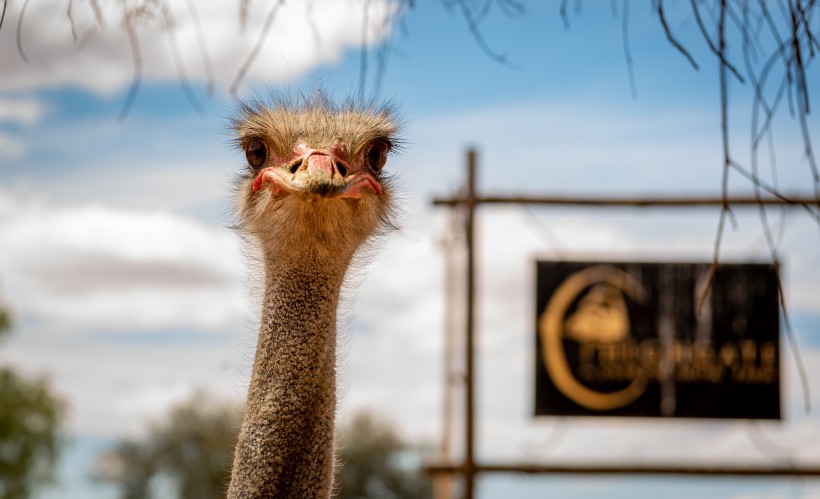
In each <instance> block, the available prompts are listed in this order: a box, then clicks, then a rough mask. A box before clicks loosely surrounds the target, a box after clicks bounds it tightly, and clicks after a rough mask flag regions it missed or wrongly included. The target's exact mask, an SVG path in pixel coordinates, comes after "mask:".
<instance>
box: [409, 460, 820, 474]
mask: <svg viewBox="0 0 820 499" xmlns="http://www.w3.org/2000/svg"><path fill="white" fill-rule="evenodd" d="M422 469H423V471H424V472H425V473H429V474H434V475H435V474H440V473H445V474H461V473H463V472H464V469H463V466H462V465H460V464H428V465H425V466H424V467H423V468H422ZM473 469H474V471H475V472H476V473H527V474H541V473H543V474H565V475H684V476H691V475H712V476H734V477H737V476H743V477H761V478H762V477H769V478H776V477H794V476H802V477H818V478H820V468H813V467H812V468H802V467H801V468H788V467H785V466H784V467H776V466H720V465H691V464H670V465H658V464H646V465H643V464H631V465H614V464H613V465H610V464H592V465H582V464H578V465H553V464H535V463H513V464H478V463H476V464H475V465H474V466H473Z"/></svg>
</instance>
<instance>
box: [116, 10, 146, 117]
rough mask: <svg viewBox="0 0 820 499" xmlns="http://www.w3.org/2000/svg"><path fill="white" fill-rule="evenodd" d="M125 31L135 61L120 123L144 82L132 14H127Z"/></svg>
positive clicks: (129, 109)
mask: <svg viewBox="0 0 820 499" xmlns="http://www.w3.org/2000/svg"><path fill="white" fill-rule="evenodd" d="M123 21H124V24H125V31H126V33H128V43H129V44H130V45H131V56H132V57H133V60H134V77H133V78H132V79H131V87H130V88H129V89H128V95H127V96H126V98H125V103H123V105H122V110H121V111H120V115H119V116H118V117H117V120H118V121H123V120H124V119H125V118H126V117H127V116H128V113H129V111H131V106H132V105H133V104H134V99H136V98H137V92H138V91H139V88H140V83H141V82H142V53H141V52H140V46H139V39H138V38H137V33H136V32H135V31H134V23H133V18H132V16H131V13H126V15H125V18H124V20H123Z"/></svg>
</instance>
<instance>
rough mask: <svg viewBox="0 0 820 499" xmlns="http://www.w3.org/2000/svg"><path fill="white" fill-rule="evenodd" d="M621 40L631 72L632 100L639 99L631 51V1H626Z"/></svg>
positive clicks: (628, 68) (627, 65) (627, 66)
mask: <svg viewBox="0 0 820 499" xmlns="http://www.w3.org/2000/svg"><path fill="white" fill-rule="evenodd" d="M621 38H622V40H623V46H624V57H625V58H626V69H627V71H628V72H629V88H630V90H632V98H633V99H637V98H638V88H637V85H636V83H635V71H634V67H633V63H632V52H631V51H630V50H629V0H624V19H623V24H622V28H621Z"/></svg>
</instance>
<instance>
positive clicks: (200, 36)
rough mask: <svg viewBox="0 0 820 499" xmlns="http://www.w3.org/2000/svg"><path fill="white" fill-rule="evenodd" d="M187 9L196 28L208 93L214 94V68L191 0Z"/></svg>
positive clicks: (197, 13) (194, 5) (188, 0)
mask: <svg viewBox="0 0 820 499" xmlns="http://www.w3.org/2000/svg"><path fill="white" fill-rule="evenodd" d="M187 2H188V10H189V11H191V18H193V20H194V29H195V30H196V39H197V45H198V46H199V54H200V56H201V57H202V64H203V65H204V66H205V73H206V74H207V75H208V95H209V96H211V97H213V95H214V81H215V79H216V78H214V68H213V66H212V65H211V58H210V56H209V55H208V47H207V46H206V45H205V36H204V35H203V34H202V23H201V22H200V20H199V12H197V10H196V4H194V1H193V0H187Z"/></svg>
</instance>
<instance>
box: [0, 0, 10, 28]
mask: <svg viewBox="0 0 820 499" xmlns="http://www.w3.org/2000/svg"><path fill="white" fill-rule="evenodd" d="M8 5H9V0H3V12H2V13H0V30H2V29H3V20H4V19H5V18H6V7H8Z"/></svg>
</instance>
